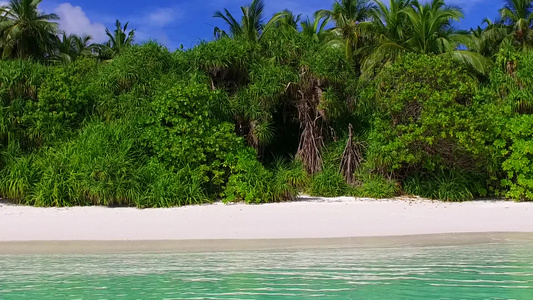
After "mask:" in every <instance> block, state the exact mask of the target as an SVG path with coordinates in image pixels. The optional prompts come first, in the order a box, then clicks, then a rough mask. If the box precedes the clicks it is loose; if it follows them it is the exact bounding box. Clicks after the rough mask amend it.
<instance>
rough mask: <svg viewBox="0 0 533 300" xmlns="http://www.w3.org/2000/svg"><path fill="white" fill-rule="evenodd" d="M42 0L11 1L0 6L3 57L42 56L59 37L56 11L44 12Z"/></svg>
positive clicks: (43, 56)
mask: <svg viewBox="0 0 533 300" xmlns="http://www.w3.org/2000/svg"><path fill="white" fill-rule="evenodd" d="M41 1H42V0H11V1H10V2H9V4H7V5H6V6H4V7H0V16H1V18H0V40H1V41H2V42H1V48H2V57H3V58H10V57H11V58H24V59H28V58H36V59H43V58H45V56H47V55H49V54H50V53H52V52H53V47H54V44H55V41H56V40H57V36H56V33H57V28H58V25H57V23H55V22H53V21H55V20H58V19H59V17H58V16H57V15H55V14H43V13H41V12H40V11H39V10H38V8H37V6H38V5H39V4H40V3H41Z"/></svg>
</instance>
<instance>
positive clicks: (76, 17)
mask: <svg viewBox="0 0 533 300" xmlns="http://www.w3.org/2000/svg"><path fill="white" fill-rule="evenodd" d="M54 13H56V14H57V15H58V16H59V18H60V20H59V22H58V23H59V28H60V29H61V30H63V31H65V32H66V33H67V34H77V35H90V36H92V37H93V40H94V41H95V42H97V43H102V42H105V41H106V40H107V36H106V34H105V26H104V25H103V24H100V23H93V22H91V20H89V18H88V17H87V15H86V14H85V12H84V11H83V9H82V8H81V7H80V6H73V5H72V4H70V3H63V4H60V5H59V6H58V7H57V8H56V9H55V10H54Z"/></svg>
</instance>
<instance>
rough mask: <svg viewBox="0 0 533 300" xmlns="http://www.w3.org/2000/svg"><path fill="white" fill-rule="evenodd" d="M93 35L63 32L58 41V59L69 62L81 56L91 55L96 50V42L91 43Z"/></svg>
mask: <svg viewBox="0 0 533 300" xmlns="http://www.w3.org/2000/svg"><path fill="white" fill-rule="evenodd" d="M91 40H92V37H91V36H88V35H84V36H78V35H75V34H70V35H67V34H65V33H63V35H62V37H61V39H58V43H57V55H56V57H55V60H56V61H59V62H62V63H69V62H72V61H74V60H76V59H77V58H78V57H80V56H91V55H93V50H95V44H91V43H90V41H91Z"/></svg>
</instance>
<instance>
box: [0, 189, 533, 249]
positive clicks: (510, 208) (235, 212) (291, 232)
mask: <svg viewBox="0 0 533 300" xmlns="http://www.w3.org/2000/svg"><path fill="white" fill-rule="evenodd" d="M428 236H429V237H428ZM443 237H446V238H444V239H443ZM515 237H518V238H519V239H522V238H525V239H527V240H533V238H532V237H533V203H531V202H528V203H516V202H508V201H502V200H476V201H471V202H460V203H449V202H439V201H431V200H425V199H419V198H395V199H388V200H373V199H360V198H353V197H339V198H312V197H306V196H302V197H300V198H299V200H298V201H295V202H285V203H272V204H262V205H245V204H222V203H215V204H208V205H200V206H184V207H176V208H163V209H142V210H141V209H136V208H107V207H68V208H37V207H27V206H17V205H11V204H6V203H2V202H0V254H1V253H8V252H12V253H22V252H24V251H30V252H31V251H34V250H35V251H37V253H61V251H63V250H61V249H63V248H65V249H67V250H68V249H70V250H69V251H73V250H76V251H79V250H83V249H82V248H86V249H93V250H98V251H96V252H106V249H109V250H113V249H115V250H114V251H118V252H124V251H126V250H128V249H133V250H135V249H137V250H139V251H144V250H143V249H146V250H150V251H156V250H157V249H162V250H163V249H168V250H171V251H181V250H180V249H185V250H187V249H188V250H195V249H204V250H205V249H207V250H208V249H211V248H213V249H220V250H224V249H227V250H232V249H233V250H234V249H241V248H245V249H254V247H255V249H263V248H268V247H269V246H279V247H282V248H285V247H293V246H310V245H315V246H324V245H331V244H340V245H345V244H348V245H351V246H357V245H358V244H369V245H385V246H386V245H392V244H398V245H415V244H427V245H431V244H432V243H436V244H439V243H441V244H442V242H443V241H445V242H452V243H454V240H455V242H460V243H464V242H469V240H474V241H479V242H490V241H491V240H494V239H496V240H499V241H505V240H506V239H507V238H515ZM150 244H151V245H150ZM257 247H259V248H257ZM9 249H11V250H9ZM17 249H18V250H17ZM25 249H26V250H25ZM39 249H40V250H39ZM46 249H48V250H46ZM43 251H44V252H43ZM47 251H48V252H47ZM65 251H66V250H65ZM76 251H74V252H76ZM67 252H68V251H67ZM126 252H127V251H126Z"/></svg>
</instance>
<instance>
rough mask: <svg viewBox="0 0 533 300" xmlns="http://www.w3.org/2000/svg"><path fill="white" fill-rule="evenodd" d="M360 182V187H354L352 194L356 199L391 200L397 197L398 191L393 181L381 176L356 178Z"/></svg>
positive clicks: (372, 175) (371, 175) (373, 175)
mask: <svg viewBox="0 0 533 300" xmlns="http://www.w3.org/2000/svg"><path fill="white" fill-rule="evenodd" d="M357 177H358V179H359V180H360V181H361V182H362V184H361V185H360V186H357V187H355V189H354V194H355V195H356V196H357V197H367V198H377V199H384V198H393V197H396V196H398V194H399V192H400V189H399V188H398V184H397V182H396V181H394V180H390V179H386V178H385V177H383V176H382V175H376V174H368V175H365V176H361V174H359V176H357Z"/></svg>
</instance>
